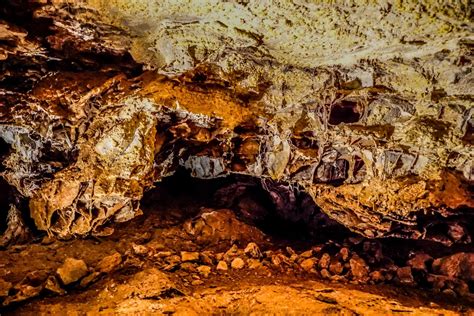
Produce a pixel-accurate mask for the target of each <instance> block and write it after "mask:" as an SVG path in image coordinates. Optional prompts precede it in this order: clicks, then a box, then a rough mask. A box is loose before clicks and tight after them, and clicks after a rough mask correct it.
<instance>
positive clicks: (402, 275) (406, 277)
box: [397, 267, 415, 284]
mask: <svg viewBox="0 0 474 316" xmlns="http://www.w3.org/2000/svg"><path fill="white" fill-rule="evenodd" d="M397 277H398V279H399V280H400V283H403V284H413V283H415V279H414V278H413V275H412V273H411V267H402V268H398V270H397Z"/></svg>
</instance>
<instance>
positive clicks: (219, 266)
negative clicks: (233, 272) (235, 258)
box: [216, 260, 228, 271]
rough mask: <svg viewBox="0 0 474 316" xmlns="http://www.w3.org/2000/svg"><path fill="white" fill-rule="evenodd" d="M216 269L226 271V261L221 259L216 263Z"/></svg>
mask: <svg viewBox="0 0 474 316" xmlns="http://www.w3.org/2000/svg"><path fill="white" fill-rule="evenodd" d="M216 269H217V270H219V271H227V269H228V267H227V262H225V261H223V260H221V261H219V263H218V264H217V267H216Z"/></svg>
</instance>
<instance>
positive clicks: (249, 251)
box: [244, 242, 262, 259]
mask: <svg viewBox="0 0 474 316" xmlns="http://www.w3.org/2000/svg"><path fill="white" fill-rule="evenodd" d="M244 253H245V254H246V255H248V256H249V257H251V258H255V259H259V258H261V257H262V252H261V251H260V248H258V246H257V244H256V243H254V242H251V243H249V244H248V245H247V247H245V249H244Z"/></svg>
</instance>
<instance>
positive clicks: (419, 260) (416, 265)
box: [407, 252, 433, 271]
mask: <svg viewBox="0 0 474 316" xmlns="http://www.w3.org/2000/svg"><path fill="white" fill-rule="evenodd" d="M430 260H433V258H432V257H431V256H430V255H428V254H426V253H423V252H421V253H417V254H415V255H414V256H413V258H411V259H410V260H408V261H407V264H408V265H409V266H410V267H411V268H412V269H414V270H421V271H427V270H428V267H427V265H426V264H427V263H428V262H429V261H430Z"/></svg>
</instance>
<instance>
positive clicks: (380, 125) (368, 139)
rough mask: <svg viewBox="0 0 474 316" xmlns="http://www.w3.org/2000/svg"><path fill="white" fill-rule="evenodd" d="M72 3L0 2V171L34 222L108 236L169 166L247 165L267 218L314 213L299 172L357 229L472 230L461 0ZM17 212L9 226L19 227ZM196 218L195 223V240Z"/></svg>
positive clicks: (467, 57)
mask: <svg viewBox="0 0 474 316" xmlns="http://www.w3.org/2000/svg"><path fill="white" fill-rule="evenodd" d="M81 6H83V7H81V8H78V7H75V5H74V4H71V3H69V2H66V1H54V2H53V3H48V2H41V3H38V5H36V6H32V7H28V8H21V10H26V11H27V12H28V13H29V16H31V17H32V23H29V24H25V25H23V27H21V26H15V25H14V24H15V23H18V21H19V19H17V20H18V21H17V20H15V17H16V14H18V13H17V12H15V10H17V9H18V8H16V7H15V6H11V5H10V4H8V5H5V7H4V8H3V10H2V12H3V13H2V14H3V15H4V16H2V17H1V18H2V19H1V20H2V22H1V24H0V39H1V40H2V43H1V44H0V60H2V63H3V64H4V65H5V66H4V67H3V68H2V70H1V73H0V80H1V81H0V82H1V83H2V86H1V87H0V91H1V94H0V102H1V103H2V104H4V105H5V106H2V108H1V110H0V139H1V140H2V148H3V147H4V148H5V150H2V152H1V155H2V169H1V170H2V171H0V172H1V176H2V177H3V178H4V179H5V180H6V181H7V182H8V184H9V185H10V186H11V187H12V188H14V190H15V192H16V193H15V195H17V196H18V197H19V200H23V201H26V200H28V201H29V205H28V206H27V207H25V206H23V209H22V210H21V211H22V212H28V211H29V213H30V216H31V218H33V219H34V222H35V225H36V227H37V228H38V229H40V230H44V231H47V232H48V233H49V234H53V235H55V236H59V237H63V238H67V237H70V236H79V235H87V234H91V233H92V234H96V235H104V234H105V235H106V234H110V233H111V228H109V227H106V225H107V224H108V223H110V222H111V221H114V222H122V221H126V220H129V219H131V218H133V217H135V216H137V215H139V214H140V212H141V211H140V205H139V204H140V199H141V198H142V196H143V192H144V190H145V189H147V188H149V187H151V186H152V185H153V183H154V182H156V181H160V180H161V179H162V178H163V177H165V176H168V175H171V174H173V172H175V170H176V169H177V168H178V167H182V168H186V169H188V170H189V171H190V173H191V174H192V175H193V176H195V177H199V178H204V179H206V178H215V177H223V176H226V175H228V174H231V173H234V174H235V173H238V174H246V175H251V176H254V177H257V178H259V179H261V180H262V183H263V187H264V188H265V190H266V192H267V193H268V194H269V195H270V196H271V197H272V203H273V204H274V207H275V209H276V210H277V212H278V213H279V214H280V216H282V217H283V218H285V219H292V220H296V221H297V220H298V219H304V220H307V221H310V223H309V225H310V226H311V225H315V223H320V222H321V220H320V219H319V218H317V217H314V216H312V214H313V211H314V206H311V205H310V204H308V203H306V202H302V204H300V205H298V204H297V203H295V193H294V190H293V187H294V186H298V187H300V188H301V189H303V190H304V191H306V192H307V193H308V194H309V195H310V196H311V199H312V200H313V201H314V202H315V203H316V204H317V206H318V207H320V208H321V210H322V211H323V212H324V213H325V214H327V215H328V216H329V217H330V218H332V219H333V220H336V221H338V222H339V223H341V224H343V225H344V226H346V227H348V228H349V229H351V230H352V231H355V232H357V233H359V234H362V235H365V236H367V237H370V238H373V237H382V236H396V237H403V238H413V239H419V238H426V239H432V240H436V241H439V242H443V243H445V244H452V243H469V242H470V240H471V236H470V235H471V234H470V232H469V231H467V227H468V226H466V225H465V223H461V222H457V221H458V219H459V218H462V217H467V218H468V220H467V222H469V218H471V217H470V216H472V215H469V214H468V213H467V212H465V211H464V210H465V209H466V208H468V209H469V208H472V207H474V200H473V197H472V194H471V193H472V181H473V179H474V173H473V170H474V169H473V168H474V166H473V161H474V159H473V158H474V156H473V155H474V154H473V153H474V151H473V150H472V141H473V126H474V125H473V123H472V117H473V113H474V111H473V109H472V91H471V90H472V89H471V86H472V76H471V71H470V69H471V63H472V54H471V51H472V43H471V42H472V41H471V39H470V36H471V30H470V27H471V23H470V22H469V20H468V17H467V16H468V13H466V12H469V10H466V9H465V7H464V5H463V4H462V3H456V4H453V5H452V6H449V7H447V6H444V5H441V4H438V3H431V2H424V3H423V5H418V4H416V3H403V4H401V3H400V4H397V5H391V6H388V7H386V6H385V5H384V4H381V3H371V4H368V5H364V6H359V5H353V4H351V3H349V2H348V3H340V4H335V5H334V6H327V5H325V4H315V3H298V4H297V3H290V4H285V5H283V4H281V3H272V4H270V3H269V4H262V5H261V4H259V3H258V2H255V3H253V2H249V3H246V4H245V5H242V4H240V3H239V2H225V3H220V4H218V5H215V4H214V3H212V4H211V3H210V2H209V3H208V2H204V3H202V2H201V1H190V2H188V3H186V4H185V5H176V4H175V3H171V4H169V3H167V2H157V3H151V2H148V1H146V0H140V1H138V2H137V3H136V5H133V6H130V5H128V2H127V1H124V0H114V1H109V2H104V1H93V0H90V1H83V2H81ZM201 7H202V8H203V9H201ZM72 8H75V9H72ZM21 10H20V11H21ZM269 12H270V13H269ZM268 15H270V16H268ZM281 16H285V17H287V20H288V22H287V23H286V22H285V23H283V22H282V19H281V18H279V17H281ZM157 17H159V20H160V21H165V22H163V23H158V24H157V23H155V22H156V20H157V19H158V18H157ZM178 17H179V18H178ZM182 17H186V18H182ZM237 17H238V18H237ZM446 17H448V18H446ZM3 20H5V21H3ZM328 21H338V23H336V24H334V22H328ZM36 23H40V24H42V26H43V28H44V29H48V30H49V31H48V32H49V33H48V35H47V36H46V35H45V34H43V33H41V32H35V30H33V29H32V26H30V25H36ZM144 30H145V31H144ZM359 30H364V31H359ZM393 30H396V32H395V31H393ZM29 35H32V36H29ZM33 35H34V36H33ZM288 36H290V37H291V38H292V40H291V41H289V40H288ZM5 43H7V44H5ZM321 43H324V44H321ZM104 57H105V58H104ZM132 57H133V60H132ZM138 63H141V64H138ZM19 65H20V66H21V67H19ZM143 68H145V69H147V70H146V71H144V70H143ZM58 69H59V71H58ZM15 82H25V84H24V85H23V86H22V85H17V84H15ZM420 144H423V146H420ZM240 202H241V203H240V204H239V206H238V207H239V209H240V210H241V213H245V212H246V211H247V210H248V208H253V209H254V210H256V211H255V212H256V213H258V215H259V216H260V217H261V216H264V215H265V210H264V208H262V207H261V205H254V203H253V204H252V201H251V200H249V199H242V200H241V201H240ZM18 204H19V205H16V206H15V207H19V206H20V204H21V203H20V202H19V203H18ZM297 209H299V210H301V211H300V212H296V210H297ZM3 212H6V210H4V211H3ZM425 214H427V216H428V219H427V220H425V218H426V217H425ZM438 214H441V215H443V216H445V217H446V218H449V221H450V222H449V227H447V229H446V230H445V231H446V233H444V235H442V236H438V235H437V233H436V231H433V232H431V231H430V229H431V227H433V225H428V223H429V222H430V221H431V220H432V219H430V218H429V216H432V218H435V217H436V216H437V215H438ZM458 215H459V216H458ZM456 216H457V217H456ZM451 219H452V221H451ZM313 221H314V222H313ZM465 222H466V221H465ZM18 223H20V222H12V224H11V225H10V227H9V229H8V230H7V234H6V236H4V238H5V237H6V238H7V239H8V240H10V239H14V238H13V237H15V236H21V235H22V234H19V233H20V232H22V230H20V231H19V230H17V228H18V227H20V226H19V224H18ZM425 224H426V225H425ZM206 225H207V224H206ZM206 225H204V224H203V225H202V227H201V228H196V227H194V228H193V227H191V230H190V231H193V230H196V229H197V231H199V229H202V230H201V232H202V235H203V236H206V237H204V238H202V239H203V240H204V241H205V240H206V238H212V234H214V233H215V231H213V228H212V225H211V227H210V228H205V227H206ZM198 226H199V225H198ZM224 231H225V230H224ZM232 234H237V232H234V233H231V234H230V236H229V237H233V236H232ZM237 235H238V234H237ZM8 236H12V237H8ZM209 236H211V237H209ZM237 237H238V236H237ZM197 238H198V237H197Z"/></svg>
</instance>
